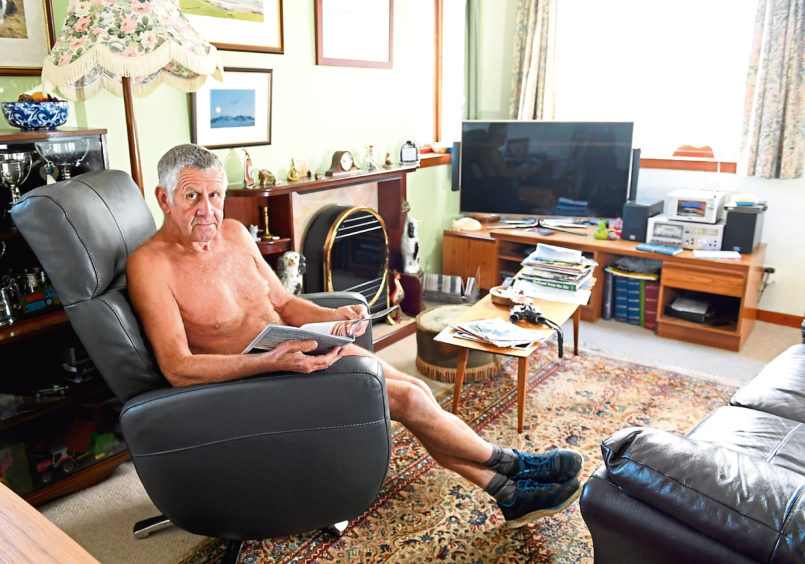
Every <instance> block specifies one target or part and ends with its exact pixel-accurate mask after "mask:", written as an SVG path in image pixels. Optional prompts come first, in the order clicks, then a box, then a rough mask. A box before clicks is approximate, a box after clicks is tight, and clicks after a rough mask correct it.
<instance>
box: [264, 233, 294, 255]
mask: <svg viewBox="0 0 805 564" xmlns="http://www.w3.org/2000/svg"><path fill="white" fill-rule="evenodd" d="M257 247H258V248H259V249H260V253H262V254H263V255H274V254H278V253H284V252H285V251H290V250H292V249H291V239H290V237H283V238H281V239H275V240H273V241H257Z"/></svg>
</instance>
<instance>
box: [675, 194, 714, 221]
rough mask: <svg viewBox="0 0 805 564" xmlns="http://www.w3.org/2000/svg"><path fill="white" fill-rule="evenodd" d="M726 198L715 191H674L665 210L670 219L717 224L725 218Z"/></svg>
mask: <svg viewBox="0 0 805 564" xmlns="http://www.w3.org/2000/svg"><path fill="white" fill-rule="evenodd" d="M724 196H725V194H724V193H723V192H717V191H714V190H674V191H672V192H668V205H667V206H666V207H665V209H666V212H667V213H668V218H669V219H676V220H678V221H695V222H697V223H716V222H718V221H719V220H720V219H721V218H722V217H724Z"/></svg>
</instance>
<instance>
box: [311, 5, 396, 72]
mask: <svg viewBox="0 0 805 564" xmlns="http://www.w3.org/2000/svg"><path fill="white" fill-rule="evenodd" d="M393 28H394V4H393V0H316V64H318V65H332V66H338V67H372V68H378V69H390V68H391V67H392V43H393Z"/></svg>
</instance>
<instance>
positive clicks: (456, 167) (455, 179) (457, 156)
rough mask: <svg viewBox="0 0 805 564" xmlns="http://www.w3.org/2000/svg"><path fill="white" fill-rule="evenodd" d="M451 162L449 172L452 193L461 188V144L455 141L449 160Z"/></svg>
mask: <svg viewBox="0 0 805 564" xmlns="http://www.w3.org/2000/svg"><path fill="white" fill-rule="evenodd" d="M451 160H452V162H453V168H452V169H451V171H450V174H451V179H450V180H451V182H452V183H451V185H450V189H451V190H452V191H453V192H458V189H459V188H460V187H461V142H460V141H456V142H455V143H453V158H452V159H451Z"/></svg>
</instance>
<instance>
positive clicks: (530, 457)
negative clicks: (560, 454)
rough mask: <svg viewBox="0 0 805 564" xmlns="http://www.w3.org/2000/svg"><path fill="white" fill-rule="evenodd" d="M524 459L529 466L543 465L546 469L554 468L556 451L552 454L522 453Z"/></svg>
mask: <svg viewBox="0 0 805 564" xmlns="http://www.w3.org/2000/svg"><path fill="white" fill-rule="evenodd" d="M521 456H522V458H523V461H524V462H525V463H526V464H528V465H529V466H542V467H544V468H545V469H546V470H553V466H554V461H555V460H556V451H555V450H554V451H552V452H551V453H550V454H521Z"/></svg>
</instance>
